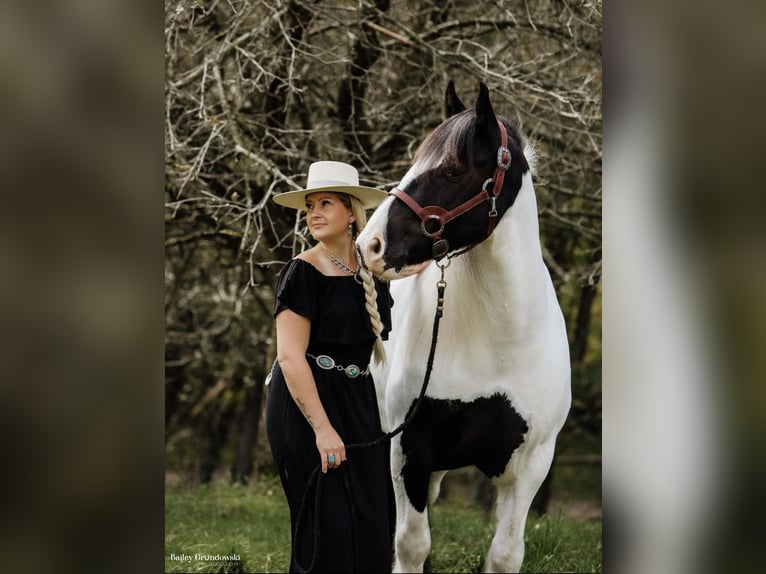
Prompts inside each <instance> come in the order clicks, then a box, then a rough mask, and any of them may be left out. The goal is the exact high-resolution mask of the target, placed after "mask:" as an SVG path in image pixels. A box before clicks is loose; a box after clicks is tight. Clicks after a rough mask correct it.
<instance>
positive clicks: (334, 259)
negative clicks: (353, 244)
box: [320, 243, 362, 285]
mask: <svg viewBox="0 0 766 574" xmlns="http://www.w3.org/2000/svg"><path fill="white" fill-rule="evenodd" d="M320 245H321V246H322V249H324V251H325V253H327V256H328V257H329V258H330V261H331V262H332V263H333V265H335V266H336V267H337V268H338V269H340V270H342V271H345V272H346V273H348V274H349V275H352V276H353V277H354V281H356V282H357V283H359V284H360V285H361V284H362V282H361V281H360V280H359V253H357V252H356V251H354V253H356V269H351V267H349V266H348V265H346V264H345V263H343V261H341V260H340V259H339V258H337V257H336V256H335V254H334V253H333V252H332V251H330V250H329V249H327V247H325V246H324V243H320Z"/></svg>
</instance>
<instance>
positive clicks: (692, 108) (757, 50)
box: [603, 2, 766, 572]
mask: <svg viewBox="0 0 766 574" xmlns="http://www.w3.org/2000/svg"><path fill="white" fill-rule="evenodd" d="M764 15H766V11H765V10H764V7H763V5H762V4H761V3H756V2H734V3H725V4H724V3H717V2H695V3H691V2H682V3H672V4H668V3H664V2H648V3H638V2H631V3H628V2H613V3H608V4H607V5H606V6H605V11H604V30H603V33H604V59H603V61H604V68H605V69H604V72H605V74H604V77H605V83H604V85H605V90H606V93H605V94H604V96H605V97H604V126H605V128H604V131H605V133H604V136H605V137H604V142H605V143H604V148H605V149H604V159H605V161H604V182H603V183H604V204H603V205H604V213H603V216H604V307H603V309H604V330H603V341H604V343H603V350H604V371H603V373H604V375H603V376H604V378H603V398H604V485H605V486H604V490H605V497H604V501H605V502H604V507H605V512H604V514H605V526H606V535H605V537H604V538H605V541H604V542H605V544H604V547H605V549H606V550H605V567H606V569H607V570H608V571H615V572H626V571H627V572H698V571H703V572H705V571H709V572H715V571H721V570H731V569H734V570H735V571H737V572H747V571H755V570H756V569H762V566H761V567H760V568H759V565H760V562H761V560H760V559H759V558H758V554H757V552H758V548H759V546H760V545H761V544H762V541H763V540H764V528H763V525H762V521H761V520H759V519H758V517H759V515H760V511H761V509H763V506H764V495H763V490H762V488H757V487H756V485H759V484H763V479H764V478H766V477H764V460H766V458H765V457H764V456H763V453H764V422H763V421H764V417H763V416H762V413H763V408H764V404H765V403H766V401H765V400H764V399H766V386H765V385H764V372H766V369H764V352H763V349H764V343H765V342H766V256H765V255H766V249H764V248H765V247H766V225H764V223H763V222H764V215H765V214H766V194H764V191H763V176H762V168H761V166H762V164H763V160H762V159H761V155H762V153H761V148H762V144H761V142H760V140H761V135H762V134H763V133H764V130H763V128H764V116H763V111H762V108H763V101H764V82H765V81H766V74H764V72H765V71H766V45H764V44H766V39H765V38H764V35H763V34H762V33H761V32H760V31H759V30H760V28H761V26H762V24H763V22H764Z"/></svg>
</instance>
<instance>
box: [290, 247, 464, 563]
mask: <svg viewBox="0 0 766 574" xmlns="http://www.w3.org/2000/svg"><path fill="white" fill-rule="evenodd" d="M451 261H452V259H451V258H447V262H446V263H444V264H442V263H441V262H440V261H435V263H436V266H437V267H438V268H439V270H440V271H441V278H440V279H439V281H438V282H437V283H436V291H437V300H436V314H435V315H434V326H433V331H432V333H431V348H430V349H429V351H428V361H427V362H426V374H425V376H424V377H423V384H422V385H421V386H420V394H419V395H418V398H417V400H416V401H415V406H414V408H413V409H412V410H411V411H410V414H409V416H407V417H406V418H405V419H404V421H402V423H401V424H400V425H399V426H398V427H396V428H395V429H394V430H392V431H390V432H387V433H385V434H383V435H381V436H379V437H378V438H376V439H375V440H371V441H369V442H360V443H352V444H347V445H346V451H349V450H355V449H358V448H368V447H371V446H375V445H378V444H380V443H382V442H384V441H387V440H391V439H392V438H393V437H395V436H396V435H398V434H399V433H401V432H402V431H404V429H405V428H407V425H409V424H410V421H411V420H412V419H413V418H414V417H415V414H416V413H417V412H418V408H420V405H421V403H422V402H423V397H424V396H425V394H426V389H427V388H428V383H429V381H430V380H431V371H432V369H433V366H434V354H435V353H436V340H437V338H438V336H439V323H440V322H441V318H442V315H443V314H444V290H445V289H446V288H447V282H446V281H445V280H444V270H445V269H446V268H447V267H449V264H450V262H451ZM321 468H322V465H321V463H320V464H319V465H318V466H317V467H316V468H315V469H314V471H313V472H312V473H311V476H310V477H309V480H308V482H307V483H306V489H305V490H304V491H303V499H302V500H301V506H300V508H299V510H298V517H297V518H296V520H295V534H294V536H293V563H294V564H295V567H296V569H297V571H298V572H299V573H300V574H307V573H308V572H311V570H312V569H313V568H314V564H315V563H316V559H317V554H318V553H319V541H320V535H321V532H320V520H319V519H320V516H321V515H320V510H321V500H322V480H323V477H324V475H322V474H321V473H320V472H319V471H320V470H321ZM339 470H340V471H341V473H342V475H343V489H344V491H345V492H346V501H347V502H348V506H349V513H350V514H351V521H352V529H351V537H352V538H351V540H352V542H351V543H352V546H353V550H354V571H355V572H358V571H359V555H358V545H357V543H356V536H357V524H356V522H357V521H356V509H355V508H354V505H353V504H352V502H351V500H352V498H351V482H350V480H349V477H348V473H347V472H346V469H345V467H340V469H339ZM312 488H314V489H315V492H314V543H313V549H312V553H311V563H310V564H309V566H308V568H304V567H303V565H302V564H301V563H300V561H299V560H298V548H299V547H300V540H301V535H302V533H303V523H304V522H305V512H306V508H307V506H308V498H309V496H310V494H311V493H310V491H311V489H312Z"/></svg>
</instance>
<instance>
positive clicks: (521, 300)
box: [455, 173, 550, 316]
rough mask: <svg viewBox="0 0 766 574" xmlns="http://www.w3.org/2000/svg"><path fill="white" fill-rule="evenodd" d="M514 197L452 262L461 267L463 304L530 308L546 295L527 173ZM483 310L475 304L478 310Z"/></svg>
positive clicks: (515, 309)
mask: <svg viewBox="0 0 766 574" xmlns="http://www.w3.org/2000/svg"><path fill="white" fill-rule="evenodd" d="M522 182H523V183H522V187H521V190H520V191H519V194H518V196H517V197H516V201H515V202H514V204H513V205H512V206H511V207H510V209H509V210H508V211H507V212H506V213H505V215H504V216H503V218H502V220H501V221H500V223H499V224H498V226H497V229H496V230H495V232H494V233H493V235H492V236H491V237H490V238H489V239H488V240H486V241H485V242H483V243H482V244H480V245H478V246H477V247H476V248H474V249H473V250H471V251H470V252H469V253H467V254H466V255H465V256H463V257H458V258H457V259H456V260H455V263H458V264H459V265H458V266H462V267H463V269H462V272H461V273H460V274H459V275H460V277H461V282H462V283H464V284H463V285H461V288H460V291H461V292H462V293H465V294H467V295H468V296H467V297H464V299H465V301H466V304H467V305H470V301H474V302H476V305H477V306H483V307H484V309H483V310H484V311H486V305H487V303H488V302H490V301H491V303H490V304H491V305H503V306H509V307H511V308H512V311H513V314H514V315H516V316H519V314H526V313H530V312H535V310H537V309H539V305H540V304H543V303H544V302H545V298H546V297H547V296H548V291H547V283H549V282H550V277H549V275H548V272H547V269H545V265H544V264H543V260H542V251H541V248H540V235H539V227H538V223H537V217H538V216H537V201H536V199H535V192H534V188H533V186H532V177H531V174H529V173H527V174H526V175H525V176H524V178H523V179H522ZM481 311H482V309H478V308H477V309H476V312H481Z"/></svg>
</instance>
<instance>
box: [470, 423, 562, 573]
mask: <svg viewBox="0 0 766 574" xmlns="http://www.w3.org/2000/svg"><path fill="white" fill-rule="evenodd" d="M554 442H555V437H554V438H553V439H552V440H550V441H549V442H548V443H547V444H542V445H539V446H537V447H535V448H533V449H531V450H530V451H527V452H525V453H523V454H522V453H518V456H521V457H523V458H522V460H521V461H519V464H517V465H513V466H511V467H510V468H508V469H506V472H505V473H504V474H503V475H502V476H501V477H500V478H499V479H497V481H495V484H496V486H497V501H496V503H495V511H496V513H497V527H496V529H495V536H494V537H493V539H492V544H491V545H490V547H489V552H488V553H487V558H486V561H485V563H484V572H519V571H520V570H521V563H522V562H523V561H524V527H525V525H526V522H527V514H528V513H529V507H530V506H531V504H532V499H533V498H534V497H535V494H536V493H537V491H538V489H539V488H540V485H541V484H542V483H543V480H545V476H546V475H547V474H548V469H550V467H551V462H552V460H553V447H554ZM511 461H513V458H512V459H511ZM509 466H510V465H509ZM514 467H515V468H516V469H517V472H516V473H513V471H512V468H514Z"/></svg>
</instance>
